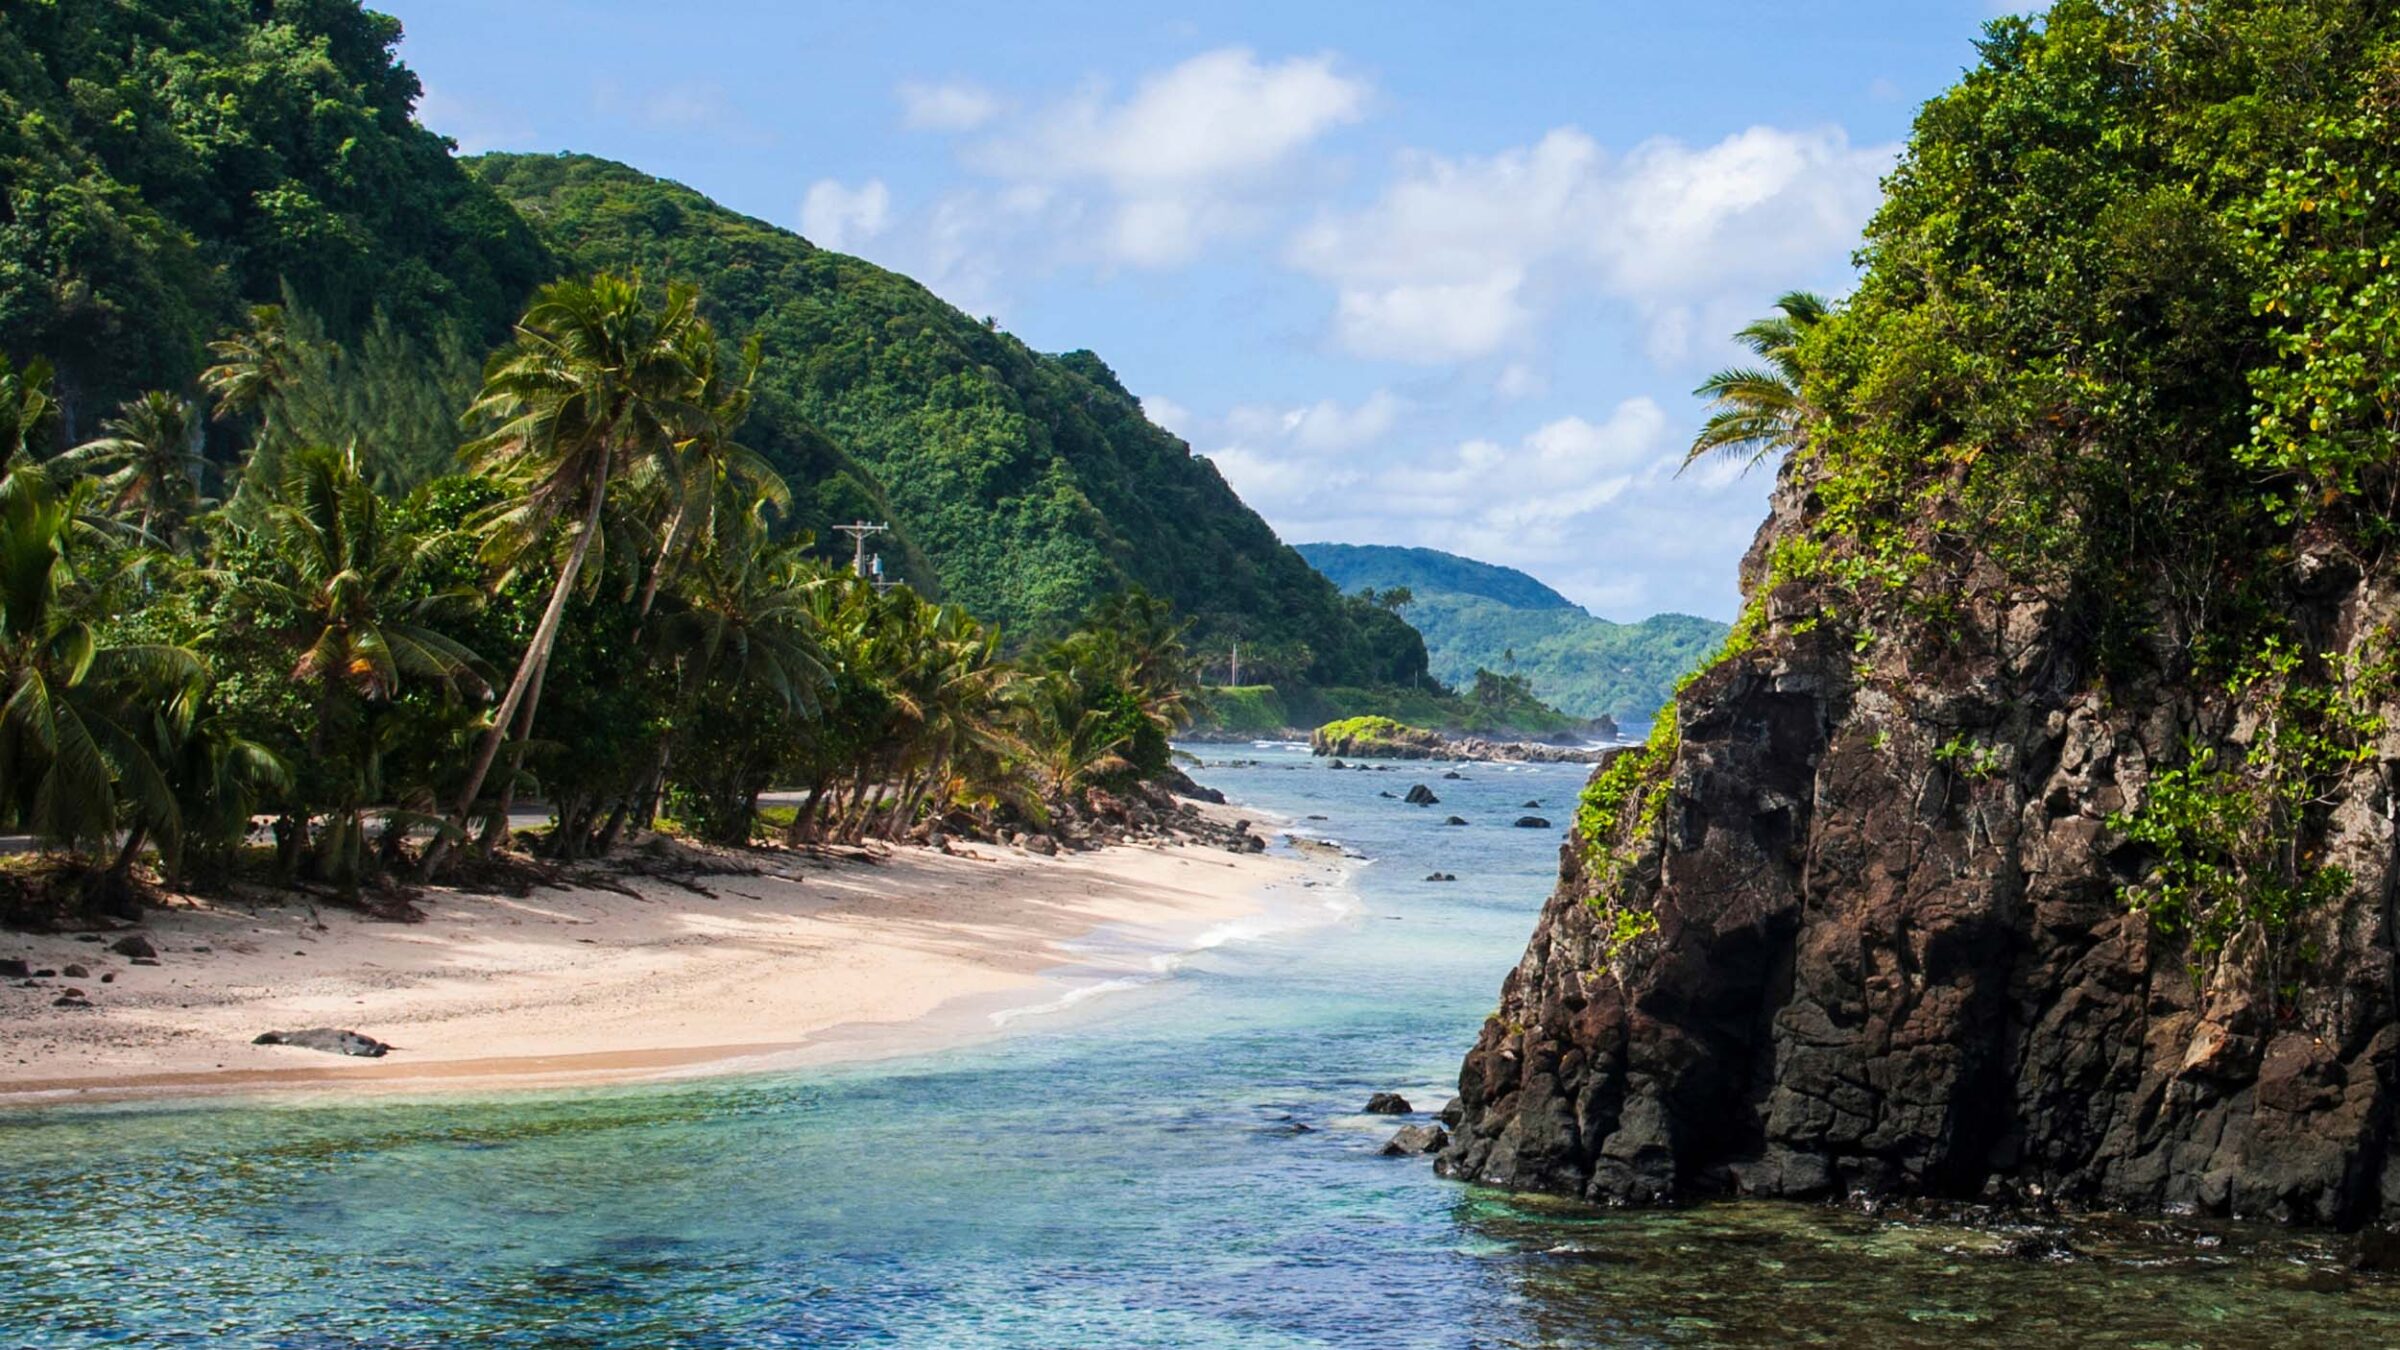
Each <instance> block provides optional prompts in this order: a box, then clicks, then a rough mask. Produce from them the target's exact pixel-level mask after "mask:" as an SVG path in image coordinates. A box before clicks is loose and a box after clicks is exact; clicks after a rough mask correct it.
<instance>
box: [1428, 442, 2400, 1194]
mask: <svg viewBox="0 0 2400 1350" xmlns="http://www.w3.org/2000/svg"><path fill="white" fill-rule="evenodd" d="M1805 473H1806V470H1805V469H1799V470H1797V471H1795V469H1793V468H1787V470H1786V478H1785V482H1784V483H1783V484H1782V486H1781V487H1780V488H1779V490H1778V493H1777V496H1776V505H1775V513H1774V515H1773V516H1772V517H1771V518H1770V520H1769V522H1768V525H1767V526H1766V528H1765V529H1763V530H1762V531H1761V535H1760V542H1759V545H1758V546H1756V547H1754V549H1753V550H1752V553H1751V557H1750V559H1749V560H1748V561H1747V562H1746V563H1745V566H1744V580H1745V584H1746V585H1747V586H1749V587H1752V588H1755V587H1757V586H1759V585H1762V584H1767V582H1766V579H1767V578H1768V577H1770V576H1771V575H1772V574H1771V573H1770V572H1769V570H1768V569H1767V567H1766V566H1765V563H1764V560H1765V559H1766V557H1767V556H1768V552H1769V549H1770V548H1771V546H1772V544H1773V543H1774V541H1775V540H1776V539H1777V538H1778V537H1779V536H1782V535H1786V534H1789V535H1791V536H1793V537H1798V536H1799V534H1800V532H1802V531H1805V530H1806V529H1807V528H1808V513H1809V512H1810V511H1811V510H1813V509H1814V499H1813V498H1812V497H1811V495H1810V493H1809V485H1808V483H1807V482H1806V481H1805ZM1957 566H1958V568H1960V569H1962V570H1960V571H1957V572H1955V573H1953V572H1944V573H1942V574H1941V575H1940V576H1939V577H1938V578H1937V580H1936V581H1935V582H1932V583H1920V584H1921V585H1923V584H1932V585H1934V587H1935V589H1937V590H1940V591H1941V592H1942V593H1943V594H1945V595H1946V596H1947V597H1948V600H1949V603H1951V604H1953V605H1954V606H1955V607H1956V611H1955V617H1954V618H1952V619H1951V620H1949V621H1948V622H1947V623H1946V624H1945V625H1944V626H1943V627H1942V628H1941V630H1940V631H1939V632H1938V633H1937V632H1930V631H1927V632H1922V633H1920V632H1918V631H1917V630H1914V629H1910V628H1909V627H1907V626H1906V624H1907V622H1908V621H1907V619H1906V616H1905V615H1900V616H1897V617H1895V615H1894V610H1896V609H1897V606H1896V605H1895V606H1893V607H1891V608H1888V609H1885V610H1880V611H1877V612H1876V613H1875V614H1874V615H1873V616H1871V618H1872V621H1873V623H1874V624H1875V625H1876V629H1875V630H1874V631H1872V632H1870V634H1869V636H1866V637H1862V636H1861V633H1862V631H1864V630H1862V629H1861V628H1859V627H1856V626H1853V625H1854V624H1855V623H1856V622H1857V619H1856V616H1855V609H1854V608H1848V607H1850V606H1852V601H1850V600H1849V599H1847V598H1845V593H1841V592H1838V591H1836V590H1835V589H1834V588H1833V587H1832V586H1831V585H1830V584H1829V583H1827V584H1824V587H1823V589H1816V588H1815V587H1814V586H1813V585H1812V583H1810V582H1808V581H1805V580H1798V581H1780V580H1779V581H1776V582H1775V583H1774V588H1773V590H1772V591H1771V592H1770V593H1769V594H1766V595H1764V596H1759V597H1754V598H1755V599H1757V600H1759V601H1761V602H1762V603H1763V607H1764V616H1765V620H1766V622H1765V623H1764V624H1763V625H1762V626H1761V629H1760V632H1759V636H1758V639H1757V641H1756V642H1755V644H1754V645H1752V646H1751V647H1750V648H1749V649H1748V650H1746V651H1744V652H1742V653H1740V654H1739V655H1737V656H1734V657H1732V658H1729V659H1727V660H1724V661H1722V662H1720V663H1719V664H1717V665H1716V666H1714V667H1713V668H1711V669H1709V670H1708V671H1707V672H1706V673H1704V674H1702V675H1701V676H1700V677H1699V678H1698V679H1697V680H1696V681H1695V682H1694V683H1693V684H1691V685H1690V686H1689V687H1688V689H1687V690H1686V691H1685V693H1684V694H1683V695H1682V697H1681V698H1680V700H1679V703H1678V705H1677V706H1676V707H1675V708H1674V709H1672V710H1671V712H1672V715H1673V716H1674V718H1675V724H1674V731H1675V732H1676V735H1675V736H1674V737H1673V738H1672V739H1669V740H1664V741H1662V742H1661V745H1662V746H1663V749H1662V750H1661V752H1660V754H1661V756H1662V758H1661V764H1662V766H1663V773H1662V774H1661V775H1658V776H1656V777H1653V778H1651V779H1648V780H1646V781H1653V782H1663V785H1664V790H1663V793H1662V794H1661V795H1660V796H1659V797H1658V798H1657V799H1656V800H1655V801H1645V800H1644V798H1645V797H1646V796H1647V793H1646V792H1644V793H1636V794H1634V795H1633V796H1632V797H1630V798H1628V799H1627V802H1626V804H1625V806H1624V808H1623V809H1622V811H1621V813H1620V815H1619V817H1618V819H1617V821H1616V822H1615V826H1614V828H1613V830H1612V837H1611V838H1610V839H1609V840H1608V841H1607V842H1608V845H1609V848H1608V852H1607V854H1606V855H1604V857H1605V862H1606V864H1607V871H1606V872H1605V873H1601V872H1599V870H1598V867H1597V866H1596V864H1595V862H1594V859H1595V858H1596V857H1601V856H1603V855H1598V854H1595V853H1594V852H1593V851H1592V850H1591V849H1590V848H1589V841H1586V840H1584V839H1583V838H1582V837H1581V836H1580V835H1577V836H1574V837H1573V838H1571V839H1570V840H1569V842H1568V844H1567V846H1566V847H1565V848H1563V849H1562V850H1561V870H1560V879H1559V885H1558V889H1557V891H1556V893H1555V894H1554V895H1553V896H1552V897H1551V900H1550V902H1549V903H1548V905H1547V906H1546V907H1545V909H1544V911H1543V913H1542V915H1541V918H1540V920H1539V922H1538V925H1537V927H1536V929H1535V931H1534V934H1533V939H1532V942H1531V944H1530V945H1529V946H1528V947H1527V949H1526V952H1525V955H1524V958H1523V960H1522V961H1521V962H1520V963H1519V964H1518V965H1517V967H1516V969H1515V970H1513V971H1512V972H1511V973H1510V974H1509V975H1508V977H1507V979H1506V981H1505V982H1504V984H1503V986H1502V989H1501V1000H1500V1008H1499V1010H1498V1011H1497V1012H1496V1013H1494V1014H1493V1015H1492V1016H1491V1017H1490V1018H1489V1019H1488V1020H1487V1021H1486V1022H1485V1024H1484V1026H1483V1030H1482V1033H1481V1036H1480V1037H1479V1039H1478V1041H1477V1043H1476V1045H1475V1046H1474V1048H1473V1050H1472V1051H1471V1052H1470V1053H1469V1054H1468V1056H1467V1058H1466V1062H1465V1065H1464V1066H1463V1068H1462V1070H1461V1072H1460V1076H1459V1096H1460V1099H1461V1107H1462V1113H1463V1114H1462V1117H1461V1120H1460V1124H1459V1126H1458V1128H1457V1131H1456V1133H1455V1136H1454V1138H1453V1139H1452V1141H1451V1142H1450V1144H1449V1145H1448V1147H1447V1148H1446V1150H1445V1151H1444V1152H1443V1154H1442V1157H1441V1160H1440V1168H1441V1170H1442V1171H1443V1172H1444V1173H1445V1174H1447V1175H1450V1176H1454V1177H1460V1178H1465V1179H1469V1180H1474V1181H1479V1182H1487V1183H1492V1184H1497V1185H1503V1186H1513V1187H1519V1188H1525V1189H1535V1190H1545V1191H1553V1192H1560V1193H1564V1194H1569V1195H1575V1196H1579V1197H1582V1198H1584V1199H1586V1200H1589V1201H1594V1202H1599V1203H1607V1204H1623V1203H1637V1204H1638V1203H1660V1202H1669V1201H1677V1200H1683V1199H1689V1198H1694V1197H1701V1196H1708V1195H1757V1196H1782V1197H1843V1196H1866V1197H1874V1196H1909V1195H1916V1196H1928V1197H1937V1198H1959V1199H1972V1198H1974V1197H1977V1196H1979V1195H1987V1194H1992V1195H2000V1196H2022V1197H2034V1196H2038V1197H2043V1198H2044V1199H2045V1200H2046V1201H2054V1202H2056V1203H2058V1204H2060V1205H2070V1206H2082V1207H2101V1208H2114V1209H2125V1210H2135V1211H2152V1212H2155V1211H2183V1212H2192V1213H2198V1214H2203V1215H2234V1216H2241V1217H2250V1218H2260V1219H2268V1220H2275V1221H2281V1222H2289V1223H2306V1224H2322V1225H2332V1226H2337V1227H2355V1226H2358V1225H2360V1224H2363V1223H2368V1222H2372V1221H2376V1220H2378V1219H2381V1220H2384V1221H2386V1222H2390V1221H2394V1220H2400V1156H2395V1150H2394V1142H2395V1140H2400V1006H2396V1003H2395V991H2396V990H2400V959H2396V957H2395V949H2394V926H2393V922H2392V919H2391V906H2392V903H2393V902H2392V899H2391V897H2392V896H2393V895H2394V894H2395V893H2396V891H2400V865H2396V864H2395V858H2396V856H2400V826H2396V825H2395V823H2394V819H2393V813H2392V811H2391V810H2390V807H2389V803H2391V802H2392V801H2393V800H2394V797H2395V780H2396V778H2400V696H2396V695H2395V694H2393V693H2392V692H2391V691H2390V689H2389V688H2388V687H2387V688H2386V689H2384V690H2383V691H2382V692H2380V693H2378V694H2375V695H2373V696H2372V697H2373V698H2374V700H2375V705H2374V707H2373V708H2372V711H2373V712H2374V713H2375V714H2376V715H2377V716H2378V717H2380V719H2381V725H2382V726H2383V727H2386V728H2396V729H2395V730H2383V731H2380V732H2378V733H2377V739H2375V740H2374V741H2373V742H2372V743H2371V745H2370V746H2369V747H2368V748H2367V749H2366V750H2365V752H2364V753H2361V754H2360V755H2359V757H2358V759H2357V760H2356V761H2355V762H2354V763H2351V764H2349V765H2348V766H2347V767H2343V768H2341V769H2339V770H2338V771H2335V772H2334V773H2332V774H2331V775H2329V777H2328V778H2327V779H2326V780H2325V782H2324V784H2323V787H2324V791H2323V795H2322V797H2321V798H2320V803H2321V804H2320V806H2317V807H2312V809H2311V811H2310V814H2309V815H2308V817H2307V818H2306V822H2307V823H2306V824H2305V826H2304V833H2303V837H2302V838H2301V839H2300V840H2298V841H2297V848H2296V851H2298V852H2302V853H2304V855H2305V856H2307V857H2309V858H2312V859H2315V860H2321V861H2322V862H2323V863H2324V864H2327V865H2331V866H2336V867H2339V868H2340V869H2341V870H2342V871H2343V872H2344V873H2347V876H2348V879H2349V881H2350V885H2349V887H2348V889H2347V891H2346V892H2343V893H2340V894H2338V895H2336V896H2334V897H2332V898H2330V899H2328V900H2326V901H2324V902H2322V903H2319V904H2316V905H2314V906H2312V907H2309V908H2306V909H2304V910H2302V911H2301V913H2300V915H2299V917H2298V918H2297V919H2296V920H2294V921H2293V923H2292V925H2291V927H2290V928H2289V930H2288V932H2286V933H2285V934H2284V936H2283V937H2282V938H2281V940H2280V946H2279V948H2277V949H2276V950H2280V951H2282V952H2284V953H2286V954H2287V955H2285V956H2284V957H2283V958H2281V959H2283V960H2284V961H2285V962H2286V964H2285V965H2284V966H2282V967H2281V969H2280V971H2279V970H2278V969H2277V968H2275V967H2274V965H2273V964H2272V961H2271V959H2270V958H2271V956H2272V952H2271V951H2270V950H2269V949H2267V948H2266V947H2264V946H2263V944H2262V943H2261V942H2260V941H2259V940H2258V938H2257V937H2256V936H2255V935H2254V934H2253V935H2250V936H2244V937H2242V938H2241V939H2239V940H2237V941H2235V942H2233V943H2230V944H2228V945H2227V946H2226V947H2225V949H2224V950H2223V951H2222V952H2215V953H2211V952H2202V951H2196V950H2195V949H2194V947H2193V946H2192V943H2191V939H2190V936H2189V933H2188V931H2185V930H2171V929H2169V928H2167V927H2165V926H2163V925H2158V924H2153V923H2151V922H2150V921H2149V920H2148V919H2147V918H2146V917H2145V916H2144V915H2143V914H2141V913H2139V912H2136V911H2133V910H2130V909H2129V908H2128V906H2127V904H2126V902H2125V900H2124V898H2123V897H2122V893H2121V892H2122V888H2124V887H2125V886H2127V885H2129V884H2137V883H2139V882H2141V881H2142V879H2143V878H2144V876H2145V875H2146V874H2147V873H2148V872H2149V870H2150V869H2151V868H2152V867H2154V866H2155V865H2156V861H2157V859H2156V856H2155V854H2152V853H2150V852H2149V851H2148V850H2147V849H2146V848H2144V847H2142V846H2139V845H2136V844H2133V843H2131V842H2129V841H2128V840H2127V839H2126V838H2125V837H2124V836H2123V835H2122V834H2120V833H2118V832H2117V831H2115V830H2113V829H2112V828H2111V826H2110V824H2109V820H2110V818H2111V816H2112V815H2114V814H2116V813H2120V812H2124V811H2127V810H2129V809H2138V808H2139V807H2140V806H2141V805H2142V803H2143V802H2144V801H2145V800H2146V794H2147V791H2148V785H2149V784H2150V783H2151V781H2152V779H2153V776H2154V775H2155V774H2156V773H2157V772H2158V771H2159V770H2161V769H2163V768H2167V767H2172V766H2175V765H2179V764H2183V763H2185V762H2187V756H2188V755H2190V754H2192V753H2193V752H2194V751H2195V750H2196V751H2198V752H2200V753H2206V754H2211V755H2213V756H2214V762H2215V763H2216V764H2219V765H2238V764H2241V763H2242V762H2243V761H2244V758H2245V756H2246V755H2247V754H2248V752H2249V749H2250V746H2251V744H2252V743H2253V741H2254V739H2255V738H2256V737H2257V736H2258V734H2259V729H2260V727H2261V725H2262V724H2263V723H2264V722H2265V720H2266V714H2265V712H2263V711H2262V708H2261V706H2260V704H2259V703H2258V701H2257V700H2258V698H2259V697H2263V695H2256V694H2235V693H2232V692H2229V690H2228V688H2227V686H2226V684H2225V683H2224V681H2223V680H2222V679H2220V678H2209V679H2205V680H2203V679H2198V678H2194V677H2191V676H2188V675H2183V674H2179V673H2177V672H2178V670H2179V666H2178V664H2177V662H2176V661H2174V660H2171V659H2168V657H2166V656H2161V657H2159V658H2157V659H2155V660H2151V659H2149V658H2145V661H2147V665H2145V666H2139V667H2136V668H2134V669H2132V670H2130V671H2127V670H2125V669H2124V668H2123V667H2122V666H2119V667H2114V668H2112V669H2114V670H2115V671H2116V673H2114V674H2108V675H2104V674H2103V673H2102V670H2103V665H2104V659H2107V657H2106V654H2105V653H2104V652H2103V651H2102V650H2101V641H2100V639H2099V637H2098V636H2097V634H2096V632H2095V629H2094V627H2093V625H2091V624H2089V623H2087V622H2086V620H2087V619H2088V617H2089V616H2090V615H2091V614H2092V613H2094V612H2096V606H2095V605H2093V604H2092V603H2090V602H2089V597H2087V596H2085V595H2083V594H2081V593H2079V592H2078V591H2077V590H2076V589H2075V585H2076V584H2079V583H2070V582H2061V583H2059V584H2058V589H2057V590H2055V591H2053V592H2051V593H2048V594H2041V593H2036V592H2034V591H2031V590H2027V589H2024V588H2022V587H2019V586H2015V585H2011V584H2005V583H2003V582H2001V581H1999V580H1998V579H1997V573H1996V569H1992V568H1990V567H1989V566H1988V565H1985V564H1980V563H1975V562H1972V561H1968V562H1962V563H1959V564H1957ZM2319 570H2320V571H2322V570H2323V569H2319ZM2308 574H2309V569H2308V568H2307V567H2305V566H2301V565H2299V564H2298V563H2297V562H2295V563H2294V564H2293V565H2292V566H2291V568H2290V576H2291V577H2292V578H2294V580H2293V581H2292V582H2291V586H2290V593H2289V595H2288V596H2287V597H2286V600H2287V601H2288V603H2286V604H2284V605H2283V606H2282V608H2281V610H2280V611H2279V617H2280V618H2281V619H2283V620H2285V621H2287V622H2289V623H2290V624H2291V625H2292V629H2293V633H2294V638H2295V643H2296V645H2297V647H2298V649H2299V650H2301V651H2306V652H2332V653H2342V654H2346V658H2345V659H2349V660H2352V661H2354V662H2360V663H2363V662H2365V661H2367V660H2369V659H2372V658H2370V657H2369V655H2368V653H2372V652H2375V651H2389V650H2390V648H2389V647H2384V646H2380V645H2379V644H2381V643H2382V642H2383V641H2384V639H2382V638H2381V637H2379V636H2378V634H2381V633H2386V632H2389V631H2390V630H2391V626H2392V625H2393V624H2394V623H2395V621H2396V620H2400V581H2395V580H2393V579H2392V577H2391V576H2390V574H2389V569H2388V568H2386V569H2384V571H2383V572H2382V573H2381V574H2378V575H2364V576H2362V575H2359V574H2357V573H2356V572H2355V570H2354V571H2353V572H2352V573H2350V574H2349V575H2350V576H2351V579H2350V580H2348V581H2345V582H2342V583H2341V584H2339V585H2334V586H2319V587H2316V588H2315V589H2313V590H2312V589H2310V587H2309V586H2306V585H2303V584H2302V583H2301V581H2300V580H2299V578H2302V577H2304V576H2306V575H2308ZM2112 584H2113V583H2112ZM2166 603H2167V602H2166V601H2164V600H2161V601H2160V602H2159V605H2160V612H2162V613H2163V612H2164V607H2165V605H2166ZM2159 643H2160V645H2159V647H2158V650H2159V651H2161V652H2167V651H2168V648H2167V646H2166V645H2165V644H2166V639H2164V638H2163V637H2162V638H2160V639H2159ZM2116 651H2117V653H2118V656H2117V657H2116V658H2114V659H2119V660H2122V652H2123V648H2118V649H2116ZM1624 753H1633V752H1624ZM1620 920H1630V922H1620ZM2297 954H2305V956H2302V955H2297ZM2195 972H2197V976H2195Z"/></svg>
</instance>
